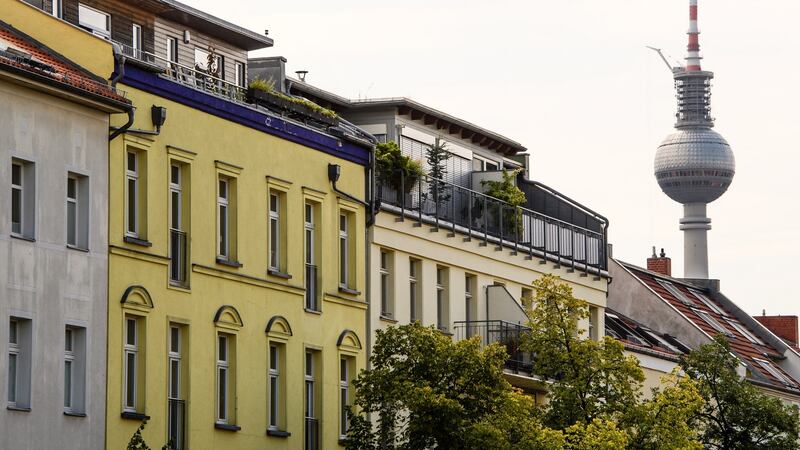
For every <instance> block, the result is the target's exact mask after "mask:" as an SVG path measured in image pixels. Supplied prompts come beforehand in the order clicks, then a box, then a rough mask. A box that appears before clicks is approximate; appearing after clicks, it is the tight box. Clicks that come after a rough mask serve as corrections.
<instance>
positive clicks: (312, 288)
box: [306, 264, 319, 311]
mask: <svg viewBox="0 0 800 450" xmlns="http://www.w3.org/2000/svg"><path fill="white" fill-rule="evenodd" d="M306 309H307V310H309V311H319V294H318V293H317V266H315V265H313V264H306Z"/></svg>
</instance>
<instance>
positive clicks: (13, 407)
mask: <svg viewBox="0 0 800 450" xmlns="http://www.w3.org/2000/svg"><path fill="white" fill-rule="evenodd" d="M6 409H7V410H9V411H19V412H31V409H30V408H23V407H21V406H11V405H8V406H6Z"/></svg>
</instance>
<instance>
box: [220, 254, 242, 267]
mask: <svg viewBox="0 0 800 450" xmlns="http://www.w3.org/2000/svg"><path fill="white" fill-rule="evenodd" d="M217 264H222V265H223V266H228V267H236V268H237V269H238V268H240V267H244V264H242V263H240V262H239V261H231V260H230V259H225V258H221V257H219V256H217Z"/></svg>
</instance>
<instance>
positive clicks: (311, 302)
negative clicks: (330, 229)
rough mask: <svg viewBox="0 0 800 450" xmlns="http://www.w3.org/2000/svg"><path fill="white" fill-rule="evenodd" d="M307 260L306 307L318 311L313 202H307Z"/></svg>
mask: <svg viewBox="0 0 800 450" xmlns="http://www.w3.org/2000/svg"><path fill="white" fill-rule="evenodd" d="M304 215H305V219H304V221H305V224H304V232H305V262H306V279H305V283H306V309H309V310H312V311H318V310H319V309H318V305H317V303H318V302H317V295H318V294H317V266H316V265H315V262H316V251H317V236H316V229H315V223H316V218H315V215H316V207H315V205H314V204H312V203H308V202H307V203H306V204H305V212H304Z"/></svg>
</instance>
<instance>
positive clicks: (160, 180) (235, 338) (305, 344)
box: [107, 76, 367, 449]
mask: <svg viewBox="0 0 800 450" xmlns="http://www.w3.org/2000/svg"><path fill="white" fill-rule="evenodd" d="M145 77H146V76H142V77H140V78H141V79H143V78H145ZM123 82H124V79H123ZM122 89H124V90H126V91H127V92H128V96H129V98H130V99H131V100H132V101H133V103H134V105H136V106H137V107H139V109H140V110H143V111H148V110H149V109H150V107H151V105H158V106H160V107H164V108H166V111H168V117H169V119H168V121H167V122H166V123H165V124H164V126H163V127H162V128H161V131H160V134H159V135H157V136H154V135H147V134H138V133H134V132H131V131H130V130H129V131H128V132H126V133H124V134H122V135H121V136H120V137H118V138H117V139H115V140H114V141H112V144H111V147H110V192H109V194H110V199H111V204H112V205H115V206H112V207H111V212H110V224H109V227H110V236H109V240H110V261H109V272H110V273H109V305H110V308H109V338H108V352H109V358H108V366H109V367H108V398H107V402H108V417H107V447H108V448H122V447H124V446H125V444H126V443H127V442H128V440H129V439H130V437H131V435H132V434H133V433H134V431H135V430H136V428H137V427H138V425H139V423H140V420H141V419H142V418H144V417H145V416H147V417H149V422H148V425H147V427H146V429H145V431H144V438H145V440H146V441H147V442H148V443H151V445H156V444H158V445H161V444H162V443H163V442H166V441H167V440H168V439H169V438H173V439H176V440H179V441H182V442H179V444H181V445H180V448H193V449H195V448H197V449H203V448H263V447H265V446H267V447H269V448H302V447H303V445H304V442H303V441H304V440H308V441H310V442H311V443H312V444H313V442H314V441H315V440H318V442H319V444H318V447H315V448H332V447H335V446H336V445H337V442H338V440H339V437H340V434H341V421H342V418H341V414H342V412H341V410H342V408H341V401H342V400H341V397H342V395H348V396H350V395H351V393H352V390H350V391H347V393H346V394H342V390H343V389H344V388H345V387H347V386H343V385H345V384H348V383H349V382H350V381H351V380H352V378H353V377H354V376H355V374H356V371H357V370H359V369H361V368H363V367H364V366H365V351H364V350H363V349H362V340H363V338H364V335H365V329H364V328H365V311H366V303H365V301H364V297H363V296H362V295H361V292H363V291H364V282H365V280H364V273H365V271H364V262H363V261H364V257H363V255H364V245H365V244H364V235H365V234H364V223H365V212H364V208H363V207H362V206H361V205H359V204H358V203H355V202H353V201H351V200H348V199H346V198H342V197H341V196H338V195H337V193H335V192H334V191H333V190H332V188H331V184H330V182H329V180H328V164H329V163H334V164H338V165H340V166H341V180H340V182H339V186H338V187H339V188H340V189H342V190H343V191H345V192H350V193H362V192H363V191H364V185H365V183H364V180H365V170H364V166H363V165H360V164H358V163H356V162H352V161H347V160H345V159H342V158H340V157H336V156H335V155H332V154H331V153H325V152H323V151H320V150H318V149H313V148H309V147H306V146H304V145H301V144H298V143H295V142H291V141H289V140H286V139H284V138H282V137H280V136H276V135H271V134H268V133H265V132H264V131H261V130H257V129H253V128H251V127H247V126H243V125H241V124H238V123H235V122H234V121H232V120H228V119H225V118H221V117H218V116H215V115H213V114H210V113H208V112H205V111H201V110H198V109H195V108H193V107H190V106H186V105H184V104H181V103H180V102H177V101H169V100H166V99H165V98H163V97H160V96H157V95H153V94H151V93H147V92H144V91H142V90H139V89H136V88H133V87H132V86H128V85H124V86H123V87H122ZM189 94H192V95H197V94H196V93H195V92H189ZM209 97H210V96H209ZM212 100H216V99H213V98H212ZM243 108H244V107H243ZM247 112H249V110H248V111H247ZM265 117H269V116H266V115H265ZM149 122H150V117H149V116H148V115H145V114H141V115H139V116H138V117H137V119H136V121H135V122H134V124H133V127H132V128H139V129H148V128H152V125H151V124H150V123H149ZM120 125H121V124H120ZM308 132H310V131H308ZM323 137H325V136H323ZM327 140H329V141H331V142H338V141H337V140H336V139H332V138H330V137H327ZM347 145H349V146H353V144H347ZM333 151H335V149H332V150H331V152H333ZM357 151H361V152H362V153H366V152H367V149H366V148H364V147H360V148H359V149H358V150H357ZM276 205H277V208H274V207H275V206H276ZM275 209H277V210H278V214H277V216H278V221H277V222H278V227H277V228H278V236H277V238H276V239H275V240H271V238H272V236H271V234H272V233H273V232H274V231H275V229H274V228H271V227H270V225H271V223H272V221H271V218H274V216H275V214H272V215H271V214H270V212H273V213H274V212H275V211H274V210H275ZM226 219H227V223H225V221H226ZM341 220H344V221H346V228H347V232H348V242H347V245H346V249H347V252H346V253H347V255H346V256H345V258H347V259H346V263H347V264H348V265H349V267H348V270H347V272H348V274H347V275H346V276H347V280H346V282H345V283H340V281H341V280H340V278H341V276H340V272H341V270H342V269H341V267H340V266H341V264H342V262H341V259H342V256H341V255H340V251H341V250H340V249H341V247H342V244H341V239H342V236H341V229H340V228H341V227H340V225H341V224H340V221H341ZM309 231H310V232H311V233H312V237H311V241H310V242H311V245H310V247H311V248H309V245H308V244H307V242H309V240H308V238H307V234H308V233H309ZM223 233H227V235H222V234H223ZM221 235H222V236H221ZM176 242H177V243H176ZM180 242H186V243H187V244H186V245H185V247H183V246H182V244H180ZM273 242H278V248H277V254H278V256H277V266H278V267H276V269H277V270H272V269H270V265H271V264H272V263H273V262H274V261H272V260H271V259H272V258H273V255H272V253H271V251H272V249H271V248H270V245H269V244H270V243H273ZM184 248H185V250H184ZM308 252H312V253H313V256H311V257H309V256H308ZM184 254H185V257H184V256H182V255H184ZM306 258H312V259H309V260H307V259H306ZM309 262H311V263H313V264H310V263H309ZM309 265H313V266H316V272H314V271H313V270H310V269H309ZM312 278H313V279H314V280H313V283H312V282H311V279H312ZM312 284H313V286H312ZM309 290H314V291H316V298H314V299H313V300H311V303H312V304H309V301H310V299H309V298H307V295H309V294H308V291H309ZM345 374H346V375H345ZM273 379H277V382H276V384H277V386H276V387H273ZM309 389H310V390H311V392H310V393H309ZM275 397H277V401H273V400H272V399H273V398H275ZM348 401H349V400H348ZM309 402H310V403H311V404H310V405H309ZM273 405H275V406H273ZM309 408H310V409H309ZM312 418H313V419H314V420H309V419H312ZM315 427H316V428H315ZM315 435H316V436H315Z"/></svg>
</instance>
